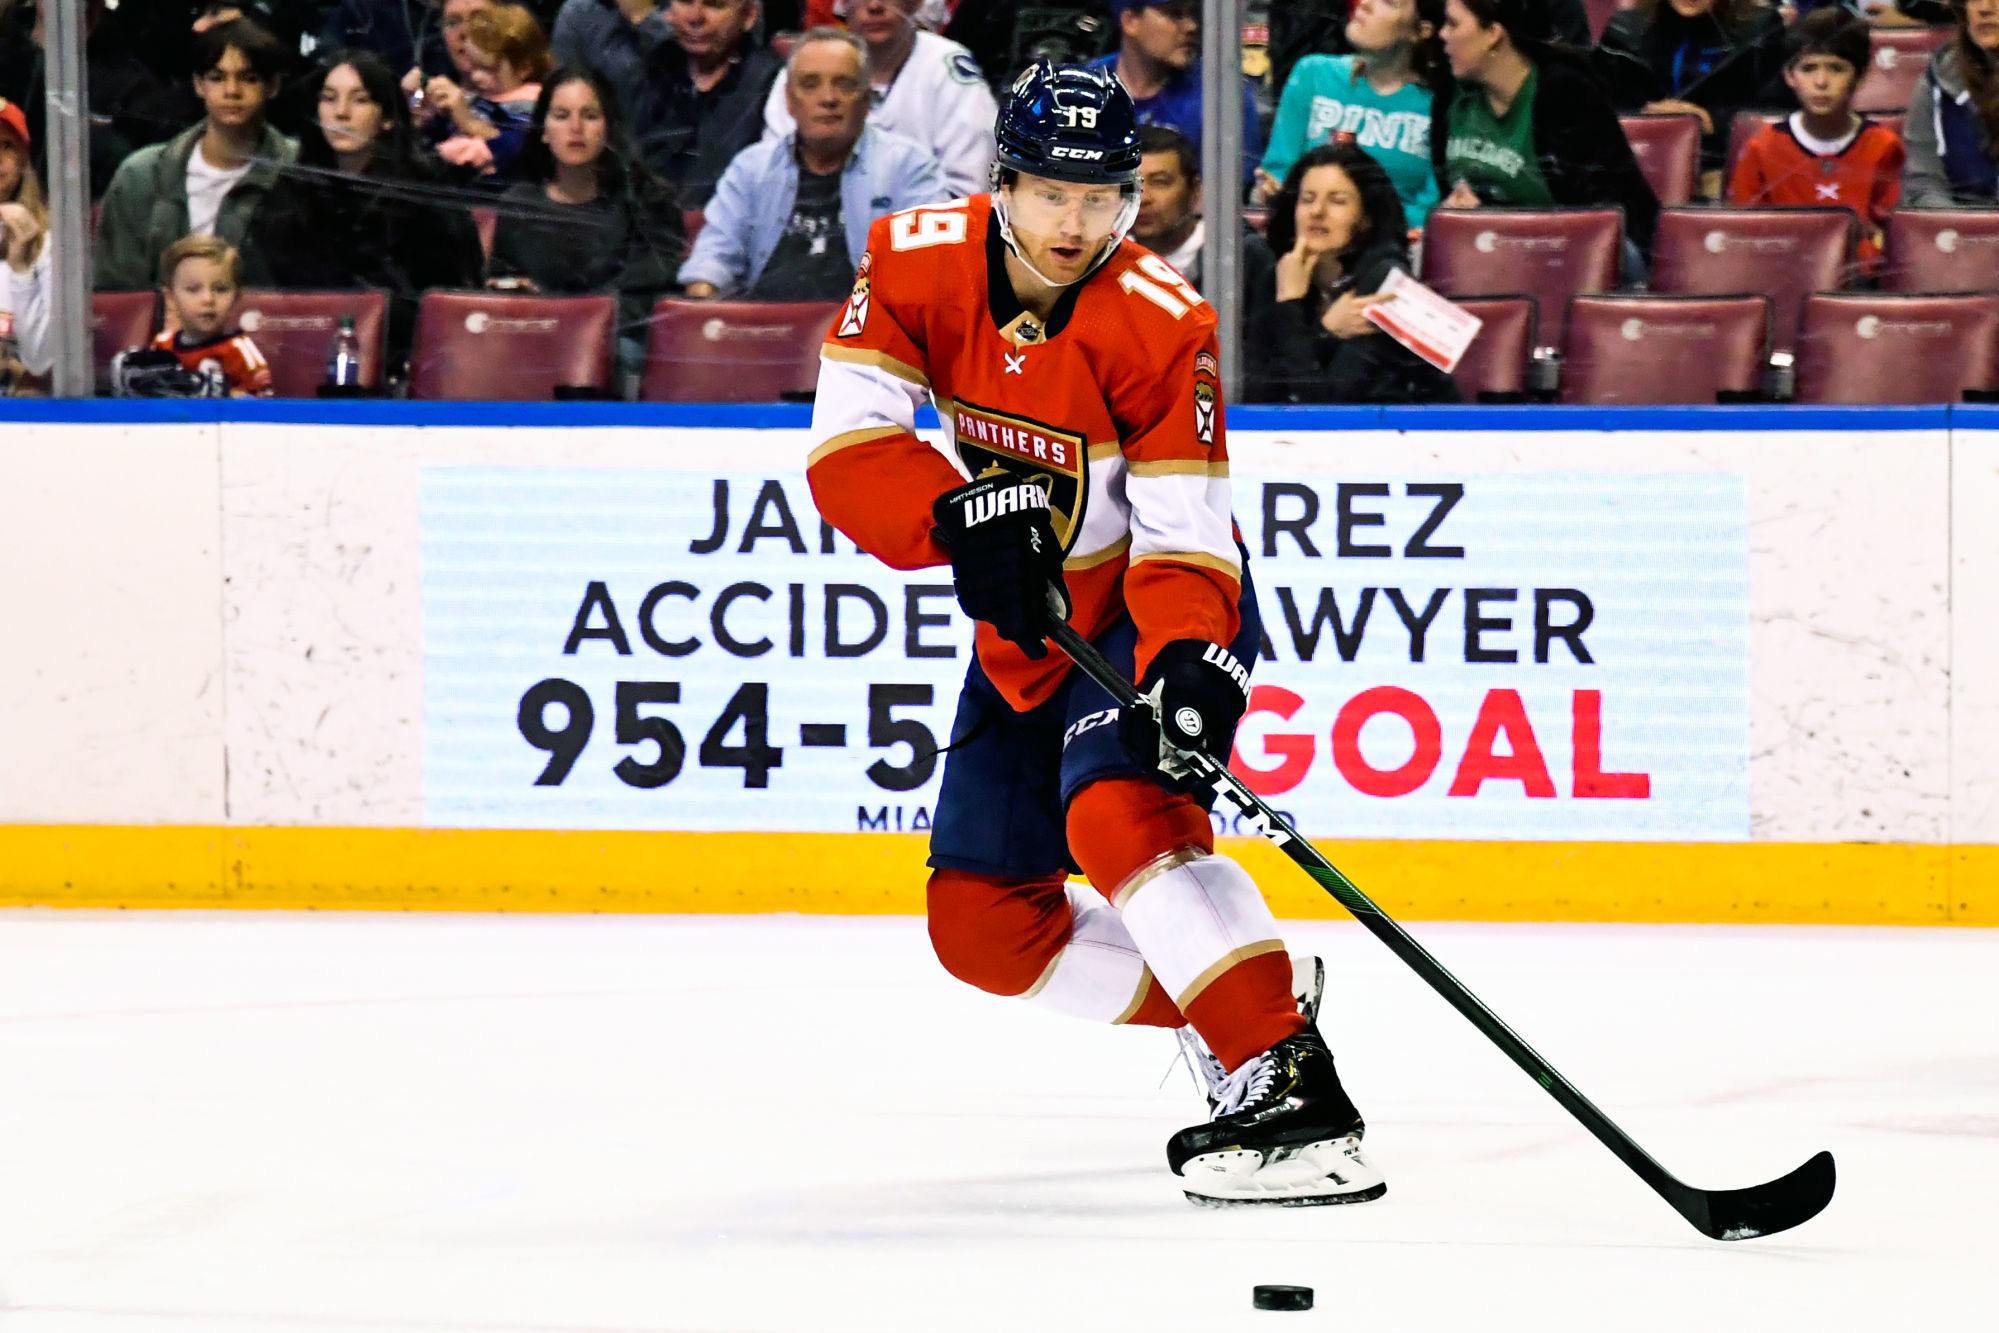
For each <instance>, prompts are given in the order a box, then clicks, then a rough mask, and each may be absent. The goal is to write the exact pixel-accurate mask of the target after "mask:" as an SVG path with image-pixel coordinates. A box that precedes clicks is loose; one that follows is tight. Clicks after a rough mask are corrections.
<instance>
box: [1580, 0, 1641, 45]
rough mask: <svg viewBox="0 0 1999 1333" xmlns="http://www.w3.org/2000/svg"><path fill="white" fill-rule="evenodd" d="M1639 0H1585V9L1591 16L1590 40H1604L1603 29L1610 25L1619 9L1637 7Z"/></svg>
mask: <svg viewBox="0 0 1999 1333" xmlns="http://www.w3.org/2000/svg"><path fill="white" fill-rule="evenodd" d="M1637 5H1638V0H1583V10H1584V12H1585V13H1586V14H1587V15H1588V16H1589V35H1590V40H1591V41H1593V42H1599V41H1602V40H1603V30H1604V29H1605V28H1607V27H1609V26H1610V20H1611V18H1612V16H1613V15H1615V14H1616V13H1617V12H1618V11H1619V10H1622V9H1635V8H1637Z"/></svg>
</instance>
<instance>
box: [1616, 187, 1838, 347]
mask: <svg viewBox="0 0 1999 1333" xmlns="http://www.w3.org/2000/svg"><path fill="white" fill-rule="evenodd" d="M1858 227H1859V221H1858V219H1856V218H1855V217H1854V215H1853V212H1852V210H1850V209H1845V208H1668V209H1664V210H1662V211H1661V212H1660V214H1659V231H1658V234H1657V236H1656V237H1655V238H1654V239H1653V242H1652V290H1653V291H1656V292H1670V293H1673V294H1675V295H1682V296H1739V295H1758V296H1767V297H1769V298H1770V299H1771V301H1772V302H1774V303H1775V305H1776V323H1775V326H1774V328H1773V330H1772V337H1773V338H1774V340H1775V344H1776V348H1777V350H1778V351H1780V352H1788V351H1790V350H1791V345H1792V343H1793V342H1794V341H1796V338H1797V328H1798V302H1799V300H1801V299H1802V298H1803V297H1804V295H1805V294H1806V293H1807V292H1819V291H1828V290H1833V289H1836V288H1839V287H1842V286H1845V285H1846V278H1847V276H1848V275H1849V274H1850V273H1852V272H1853V242H1854V236H1855V233H1856V232H1857V230H1858Z"/></svg>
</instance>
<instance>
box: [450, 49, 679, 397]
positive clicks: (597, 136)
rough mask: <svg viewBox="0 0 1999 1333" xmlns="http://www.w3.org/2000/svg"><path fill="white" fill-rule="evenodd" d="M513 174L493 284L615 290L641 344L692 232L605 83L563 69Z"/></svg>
mask: <svg viewBox="0 0 1999 1333" xmlns="http://www.w3.org/2000/svg"><path fill="white" fill-rule="evenodd" d="M515 175H516V176H517V177H518V178H519V179H518V180H516V182H515V183H514V185H513V186H512V187H511V188H510V189H508V191H507V193H506V194H505V195H504V196H502V197H501V201H500V220H499V223H498V225H497V226H495V227H494V229H493V257H492V260H491V262H490V263H489V264H488V266H487V269H486V272H487V275H488V284H489V285H491V286H495V287H509V288H516V289H525V290H529V291H541V292H602V291H612V292H616V293H617V294H618V298H619V300H618V314H619V321H618V322H619V327H620V332H621V335H622V340H623V341H626V342H627V343H628V344H642V343H643V340H644V333H645V326H646V321H647V320H648V318H649V317H650V316H651V313H652V307H653V303H654V302H656V301H657V300H659V298H660V297H661V296H663V295H665V294H666V293H667V292H669V291H671V290H673V288H674V286H675V284H676V281H677V278H678V276H679V273H680V260H681V257H682V255H684V254H685V253H686V249H687V230H686V227H685V226H684V225H683V223H682V221H681V216H680V201H679V200H678V199H677V198H676V197H675V196H674V192H673V187H672V186H670V185H668V184H667V183H666V182H665V181H664V180H662V179H660V178H659V177H658V176H655V175H654V174H653V173H652V172H651V171H649V170H647V169H646V167H645V166H644V165H643V164H642V163H640V162H639V161H637V160H636V159H635V158H634V157H633V156H632V154H631V151H630V149H629V147H628V146H627V144H626V141H625V137H624V127H623V126H622V125H621V124H620V123H619V116H618V102H617V97H616V95H615V94H614V93H613V92H612V90H611V87H610V85H609V84H608V83H606V82H605V81H604V79H603V76H602V75H600V74H598V73H597V72H596V71H594V70H591V69H587V68H585V67H584V66H581V65H564V66H562V67H560V68H558V69H557V70H556V71H555V72H554V73H553V74H551V75H549V76H548V79H547V80H546V81H545V82H544V83H543V84H542V88H541V96H540V97H539V98H538V99H536V101H535V105H534V116H533V122H532V128H531V129H530V130H529V131H528V135H527V141H526V143H525V144H523V145H522V148H521V155H520V159H519V161H518V163H517V164H516V170H515ZM635 350H637V348H636V347H634V346H630V345H628V346H627V347H626V354H627V358H628V360H629V359H630V356H631V353H632V352H633V351H635Z"/></svg>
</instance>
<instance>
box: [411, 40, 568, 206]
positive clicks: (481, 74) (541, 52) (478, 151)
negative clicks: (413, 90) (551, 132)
mask: <svg viewBox="0 0 1999 1333" xmlns="http://www.w3.org/2000/svg"><path fill="white" fill-rule="evenodd" d="M466 31H467V39H468V41H469V42H470V44H471V57H470V66H469V68H468V69H467V71H466V80H467V82H468V83H469V84H470V85H471V96H469V97H468V96H466V95H465V92H464V90H462V89H460V88H459V87H458V86H457V85H456V84H454V83H452V82H451V80H449V79H433V80H431V83H430V87H429V89H427V90H426V91H427V93H428V95H429V97H430V99H431V100H432V101H433V102H434V103H435V104H436V105H437V106H438V108H439V109H440V110H442V111H443V112H444V113H445V114H446V115H448V116H450V117H451V121H452V124H453V126H454V127H455V128H456V129H457V131H458V132H457V133H456V134H454V135H453V136H452V137H450V138H448V139H446V140H445V141H444V142H443V143H441V144H439V145H438V149H437V152H438V156H440V157H442V158H443V159H444V160H445V161H446V162H449V163H451V164H452V165H453V166H456V167H464V168H467V169H470V170H473V171H478V172H483V173H488V174H493V175H500V176H505V175H507V174H508V173H509V172H511V171H512V170H513V165H514V159H515V158H516V157H518V156H519V155H520V151H521V145H522V144H524V143H526V142H527V136H528V129H529V126H530V125H531V124H532V122H533V120H534V104H535V101H536V99H538V98H539V97H540V96H541V80H542V79H544V78H546V77H547V75H548V71H549V70H550V68H552V66H553V63H554V62H553V60H552V59H551V58H550V56H549V50H548V38H547V37H546V36H544V35H543V33H542V30H541V24H539V23H537V22H536V21H535V17H534V15H533V14H531V13H529V12H528V10H527V9H526V8H525V7H523V6H521V5H495V6H493V7H492V8H490V9H481V10H478V11H476V12H475V13H474V14H473V15H472V17H471V20H470V22H469V23H468V24H467V27H466Z"/></svg>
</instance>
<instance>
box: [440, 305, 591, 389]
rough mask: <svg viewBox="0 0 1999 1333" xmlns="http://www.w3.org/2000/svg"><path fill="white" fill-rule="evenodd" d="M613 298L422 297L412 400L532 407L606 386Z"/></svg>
mask: <svg viewBox="0 0 1999 1333" xmlns="http://www.w3.org/2000/svg"><path fill="white" fill-rule="evenodd" d="M617 321H618V298H617V297H615V296H509V295H505V294H502V293H498V292H427V293H425V294H424V298H423V303H422V304H421V305H419V306H418V307H417V316H416V352H415V355H414V357H413V358H412V360H411V364H410V397H412V398H454V399H490V400H495V401H499V400H507V401H532V400H536V399H547V398H551V397H553V396H554V395H555V390H556V389H557V388H558V387H570V388H581V389H594V390H603V389H607V388H608V387H609V386H610V383H611V349H612V346H613V345H614V343H615V342H616V334H615V330H616V328H617Z"/></svg>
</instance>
